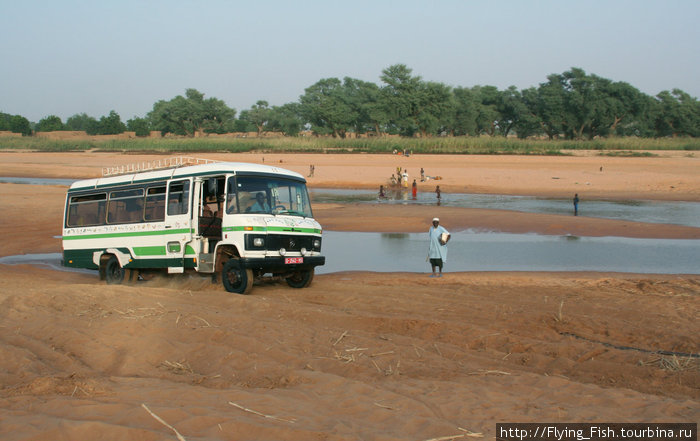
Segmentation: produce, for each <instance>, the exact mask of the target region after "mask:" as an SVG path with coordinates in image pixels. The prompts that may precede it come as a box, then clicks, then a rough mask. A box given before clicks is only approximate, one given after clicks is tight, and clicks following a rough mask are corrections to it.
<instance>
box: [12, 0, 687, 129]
mask: <svg viewBox="0 0 700 441" xmlns="http://www.w3.org/2000/svg"><path fill="white" fill-rule="evenodd" d="M0 41H1V42H2V44H1V45H0V112H4V113H9V114H12V115H16V114H19V115H22V116H25V117H26V118H27V119H29V120H30V121H34V122H38V121H39V120H40V119H42V118H44V117H46V116H48V115H57V116H59V117H61V119H62V120H63V121H64V122H65V121H66V119H67V118H68V117H69V116H71V115H75V114H77V113H87V114H88V115H90V116H93V117H95V118H98V119H99V118H100V117H101V116H104V115H107V114H109V112H110V110H115V111H116V112H117V113H119V115H120V116H121V119H122V121H124V122H126V121H127V120H128V119H130V118H133V117H135V116H145V115H146V114H147V113H148V112H149V111H150V110H152V108H153V104H154V103H155V102H156V101H158V100H170V99H172V98H174V97H175V96H176V95H184V93H185V90H186V89H188V88H194V89H197V90H198V91H200V92H202V93H204V95H205V98H208V97H215V98H218V99H221V100H223V101H224V102H225V103H226V104H227V105H228V106H229V107H232V108H234V109H236V110H237V112H238V113H240V111H241V110H245V109H248V108H250V106H251V105H253V104H255V102H256V101H258V100H266V101H268V102H269V103H270V105H282V104H285V103H289V102H293V101H297V100H298V99H299V96H300V95H302V94H303V93H304V89H305V88H307V87H309V86H311V85H312V84H314V83H315V82H317V81H318V80H320V79H323V78H330V77H337V78H340V79H342V78H343V77H346V76H348V77H352V78H358V79H361V80H365V81H371V82H374V83H376V84H378V85H381V80H380V76H381V72H382V70H383V69H385V68H387V67H389V66H391V65H393V64H397V63H403V64H405V65H407V66H408V67H409V68H411V69H413V74H414V75H418V76H421V77H422V78H423V79H424V80H429V81H437V82H442V83H445V84H447V85H450V86H463V87H473V86H475V85H492V86H496V87H498V88H499V89H501V90H503V89H506V88H508V87H509V86H511V85H514V86H516V87H517V88H519V89H524V88H527V87H531V86H534V87H537V86H538V85H539V84H540V83H543V82H545V81H546V79H547V75H549V74H552V73H562V72H564V71H566V70H568V69H570V68H571V67H580V68H582V69H584V70H585V71H586V72H587V73H589V74H596V75H598V76H601V77H604V78H608V79H611V80H613V81H625V82H628V83H630V84H632V85H633V86H635V87H637V88H638V89H639V90H641V91H642V92H644V93H647V94H649V95H656V94H657V93H659V92H660V91H662V90H671V89H673V88H680V89H682V90H684V91H686V92H688V93H689V94H691V95H692V96H694V97H699V96H700V48H699V47H698V46H699V43H700V0H659V1H651V0H576V1H574V0H542V1H534V0H533V1H530V0H511V1H505V0H471V1H470V0H442V1H441V0H433V1H417V0H396V1H394V0H391V1H389V0H352V1H347V0H346V1H334V0H318V1H316V0H309V1H303V0H299V1H292V0H290V1H281V0H255V1H250V0H247V1H236V0H231V1H225V0H197V1H188V0H119V1H116V0H114V1H113V0H43V1H40V0H22V1H18V0H0Z"/></svg>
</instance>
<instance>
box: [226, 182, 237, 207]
mask: <svg viewBox="0 0 700 441" xmlns="http://www.w3.org/2000/svg"><path fill="white" fill-rule="evenodd" d="M237 199H238V195H237V194H236V179H235V178H229V179H228V191H227V193H226V213H228V214H235V213H238V200H237Z"/></svg>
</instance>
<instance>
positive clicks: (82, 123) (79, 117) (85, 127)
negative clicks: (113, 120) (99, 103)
mask: <svg viewBox="0 0 700 441" xmlns="http://www.w3.org/2000/svg"><path fill="white" fill-rule="evenodd" d="M64 128H65V130H75V131H79V130H82V131H85V132H88V131H96V130H97V120H96V119H95V118H93V117H91V116H88V115H87V114H85V113H80V114H75V115H73V116H69V117H68V119H67V120H66V124H65V125H64ZM93 134H94V133H93Z"/></svg>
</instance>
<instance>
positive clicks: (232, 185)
mask: <svg viewBox="0 0 700 441" xmlns="http://www.w3.org/2000/svg"><path fill="white" fill-rule="evenodd" d="M227 188H228V191H227V195H226V213H228V214H238V213H250V214H254V213H262V214H275V215H277V214H284V215H289V216H303V217H312V216H313V215H312V213H311V204H310V203H309V194H308V192H307V191H306V185H305V184H304V183H303V182H300V181H295V180H292V179H284V178H276V177H261V176H234V177H231V178H229V180H228V186H227Z"/></svg>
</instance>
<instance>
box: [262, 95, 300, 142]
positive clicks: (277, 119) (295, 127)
mask: <svg viewBox="0 0 700 441" xmlns="http://www.w3.org/2000/svg"><path fill="white" fill-rule="evenodd" d="M268 127H269V128H270V130H275V131H279V132H282V133H284V134H285V135H286V136H298V135H299V132H300V131H301V129H302V128H303V127H304V119H303V117H302V116H301V105H300V104H299V103H287V104H285V105H283V106H274V107H272V109H271V111H270V119H269V120H268Z"/></svg>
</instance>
